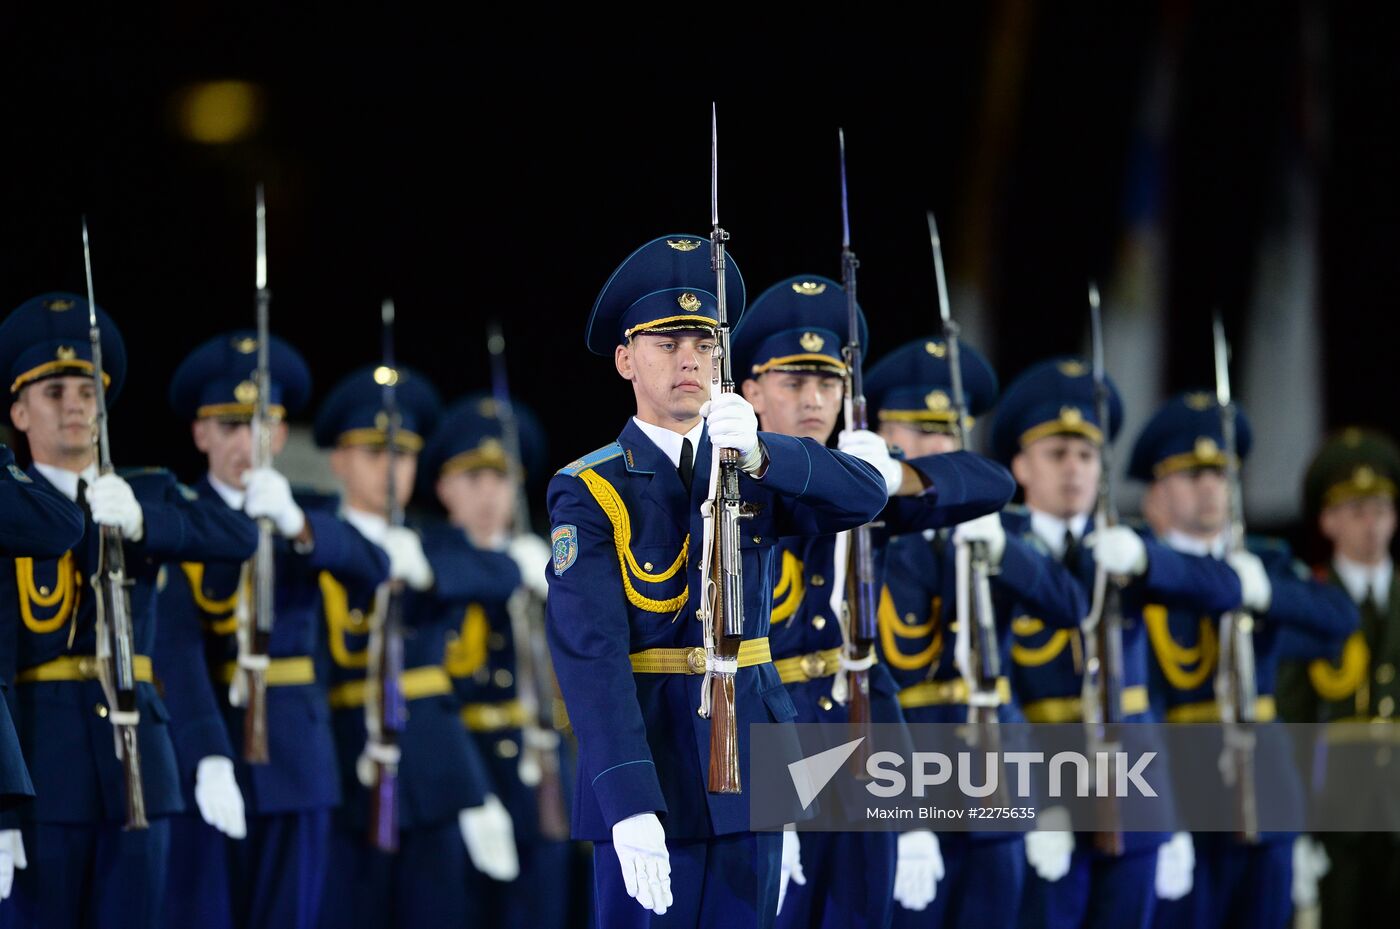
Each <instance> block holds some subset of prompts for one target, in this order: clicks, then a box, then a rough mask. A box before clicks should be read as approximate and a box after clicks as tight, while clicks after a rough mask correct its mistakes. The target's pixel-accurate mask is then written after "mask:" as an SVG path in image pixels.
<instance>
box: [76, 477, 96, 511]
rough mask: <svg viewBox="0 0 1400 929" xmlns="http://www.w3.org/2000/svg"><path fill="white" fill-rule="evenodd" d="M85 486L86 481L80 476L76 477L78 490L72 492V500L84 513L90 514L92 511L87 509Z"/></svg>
mask: <svg viewBox="0 0 1400 929" xmlns="http://www.w3.org/2000/svg"><path fill="white" fill-rule="evenodd" d="M87 486H88V485H87V481H85V480H83V479H82V478H81V477H80V478H78V492H77V493H76V494H74V497H73V502H75V503H77V504H78V507H79V508H80V509H81V510H82V511H83V512H84V513H88V514H89V515H91V512H92V511H91V510H89V509H88V502H87Z"/></svg>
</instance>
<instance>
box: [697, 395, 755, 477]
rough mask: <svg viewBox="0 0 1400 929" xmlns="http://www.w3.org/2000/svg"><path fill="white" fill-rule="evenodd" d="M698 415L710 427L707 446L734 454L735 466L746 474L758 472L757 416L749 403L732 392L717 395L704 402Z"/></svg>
mask: <svg viewBox="0 0 1400 929" xmlns="http://www.w3.org/2000/svg"><path fill="white" fill-rule="evenodd" d="M700 415H701V416H702V417H704V419H705V421H706V423H707V424H708V425H709V427H710V444H711V445H713V446H714V447H715V448H732V449H734V450H735V451H737V452H738V453H739V467H740V468H742V469H743V470H745V471H747V472H748V473H749V474H752V473H754V472H755V471H757V470H758V469H759V467H760V466H761V465H762V464H763V449H762V447H761V446H760V445H759V444H758V416H757V414H755V413H754V411H753V407H751V406H749V401H747V400H745V399H744V398H743V397H741V396H739V395H738V394H736V393H727V394H720V395H719V396H717V397H715V398H714V399H713V400H707V401H705V405H704V406H702V407H700Z"/></svg>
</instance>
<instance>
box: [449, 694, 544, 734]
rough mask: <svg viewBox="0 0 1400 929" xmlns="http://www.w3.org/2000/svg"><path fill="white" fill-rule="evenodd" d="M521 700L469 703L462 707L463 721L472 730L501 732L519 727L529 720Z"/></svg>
mask: <svg viewBox="0 0 1400 929" xmlns="http://www.w3.org/2000/svg"><path fill="white" fill-rule="evenodd" d="M527 721H528V720H527V718H526V716H525V707H524V706H522V705H521V703H520V701H519V700H506V701H505V702H504V703H468V704H467V705H466V706H464V707H462V722H463V724H465V725H466V727H467V728H468V729H470V730H471V731H472V732H499V731H500V730H502V729H519V728H521V727H523V726H524V725H525V723H526V722H527Z"/></svg>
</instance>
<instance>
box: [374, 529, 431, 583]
mask: <svg viewBox="0 0 1400 929" xmlns="http://www.w3.org/2000/svg"><path fill="white" fill-rule="evenodd" d="M383 547H384V551H385V552H386V553H387V554H388V556H389V576H390V577H391V578H393V579H394V580H396V581H403V582H404V583H405V584H407V585H408V586H409V587H412V588H413V589H414V590H427V589H428V588H430V587H432V586H433V568H432V565H430V564H428V556H427V555H425V554H423V540H422V539H420V538H418V533H416V532H414V531H413V530H412V529H406V528H404V527H403V526H390V527H389V528H388V529H387V530H385V532H384V546H383Z"/></svg>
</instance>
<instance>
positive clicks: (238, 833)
mask: <svg viewBox="0 0 1400 929" xmlns="http://www.w3.org/2000/svg"><path fill="white" fill-rule="evenodd" d="M194 803H195V806H197V807H199V815H200V816H202V817H203V818H204V821H205V822H206V823H208V824H209V825H211V826H213V827H214V828H215V829H217V830H219V831H220V832H222V833H223V834H224V835H226V836H228V837H229V838H230V839H241V838H243V837H244V836H246V835H247V834H248V824H247V822H246V821H245V820H244V818H243V792H242V791H240V790H239V789H238V779H237V778H235V777H234V776H233V761H232V760H231V759H229V758H225V757H224V756H223V755H209V756H207V757H205V758H201V759H199V765H198V767H196V768H195V772H194Z"/></svg>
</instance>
